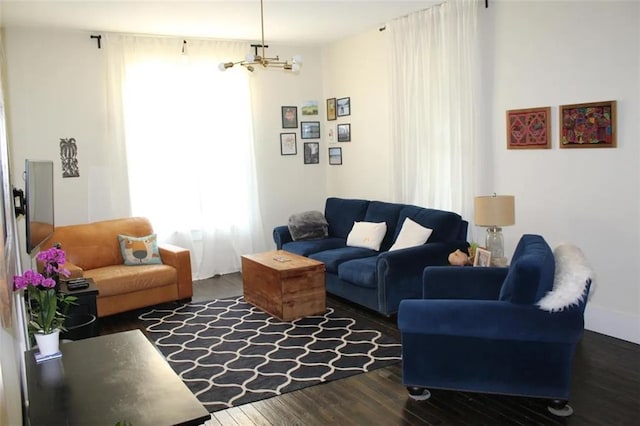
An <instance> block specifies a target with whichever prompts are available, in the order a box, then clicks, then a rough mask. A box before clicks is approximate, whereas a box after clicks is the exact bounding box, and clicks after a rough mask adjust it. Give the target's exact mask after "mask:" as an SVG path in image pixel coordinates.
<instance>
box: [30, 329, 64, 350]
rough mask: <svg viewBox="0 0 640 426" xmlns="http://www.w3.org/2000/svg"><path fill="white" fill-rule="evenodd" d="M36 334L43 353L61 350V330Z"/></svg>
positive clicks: (39, 348)
mask: <svg viewBox="0 0 640 426" xmlns="http://www.w3.org/2000/svg"><path fill="white" fill-rule="evenodd" d="M35 336H36V343H37V344H38V350H39V351H40V354H41V355H52V354H55V353H56V352H58V351H59V350H60V330H55V331H53V332H52V333H49V334H41V333H35Z"/></svg>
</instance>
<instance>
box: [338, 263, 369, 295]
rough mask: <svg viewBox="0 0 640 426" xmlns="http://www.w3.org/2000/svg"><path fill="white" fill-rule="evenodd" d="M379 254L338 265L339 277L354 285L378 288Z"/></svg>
mask: <svg viewBox="0 0 640 426" xmlns="http://www.w3.org/2000/svg"><path fill="white" fill-rule="evenodd" d="M377 265H378V256H371V257H365V258H361V259H354V260H349V261H347V262H343V263H341V264H340V266H338V277H339V278H340V279H341V280H344V281H348V282H349V283H351V284H353V285H357V286H358V287H365V288H377V287H378V278H377V269H376V268H377Z"/></svg>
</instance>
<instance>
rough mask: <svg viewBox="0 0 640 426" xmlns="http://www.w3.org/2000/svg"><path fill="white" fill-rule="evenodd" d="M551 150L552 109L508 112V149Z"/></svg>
mask: <svg viewBox="0 0 640 426" xmlns="http://www.w3.org/2000/svg"><path fill="white" fill-rule="evenodd" d="M549 148H551V107H540V108H526V109H512V110H509V111H507V149H549Z"/></svg>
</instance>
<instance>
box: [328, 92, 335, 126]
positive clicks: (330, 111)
mask: <svg viewBox="0 0 640 426" xmlns="http://www.w3.org/2000/svg"><path fill="white" fill-rule="evenodd" d="M335 119H336V98H329V99H327V120H329V121H332V120H335Z"/></svg>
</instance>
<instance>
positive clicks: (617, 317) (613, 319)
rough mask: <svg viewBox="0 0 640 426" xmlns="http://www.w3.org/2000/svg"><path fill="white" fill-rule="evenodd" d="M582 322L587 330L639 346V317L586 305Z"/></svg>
mask: <svg viewBox="0 0 640 426" xmlns="http://www.w3.org/2000/svg"><path fill="white" fill-rule="evenodd" d="M584 321H585V326H584V327H585V328H586V329H587V330H591V331H595V332H596V333H601V334H606V335H607V336H611V337H615V338H617V339H622V340H626V341H629V342H632V343H637V344H640V316H637V315H632V314H627V313H623V312H615V311H610V310H608V309H604V308H602V307H599V306H597V305H593V304H587V309H586V311H585V315H584Z"/></svg>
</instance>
